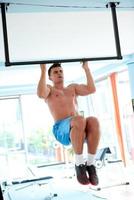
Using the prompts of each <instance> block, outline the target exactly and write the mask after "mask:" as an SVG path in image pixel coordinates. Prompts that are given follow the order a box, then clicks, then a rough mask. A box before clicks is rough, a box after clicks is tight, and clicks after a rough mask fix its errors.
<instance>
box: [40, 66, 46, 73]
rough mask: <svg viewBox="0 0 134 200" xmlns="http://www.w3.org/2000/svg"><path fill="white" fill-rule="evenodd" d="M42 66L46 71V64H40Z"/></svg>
mask: <svg viewBox="0 0 134 200" xmlns="http://www.w3.org/2000/svg"><path fill="white" fill-rule="evenodd" d="M40 68H41V71H42V72H45V71H46V64H40Z"/></svg>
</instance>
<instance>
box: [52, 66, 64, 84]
mask: <svg viewBox="0 0 134 200" xmlns="http://www.w3.org/2000/svg"><path fill="white" fill-rule="evenodd" d="M63 78H64V76H63V69H62V67H55V68H53V69H51V73H50V76H49V79H50V80H51V81H53V82H54V83H60V82H63Z"/></svg>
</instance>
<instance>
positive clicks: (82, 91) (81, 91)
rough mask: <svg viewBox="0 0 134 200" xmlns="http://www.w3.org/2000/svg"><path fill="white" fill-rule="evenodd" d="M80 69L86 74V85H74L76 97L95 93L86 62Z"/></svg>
mask: <svg viewBox="0 0 134 200" xmlns="http://www.w3.org/2000/svg"><path fill="white" fill-rule="evenodd" d="M82 67H83V69H84V71H85V74H86V79H87V83H86V84H76V85H75V91H76V94H77V95H81V96H84V95H88V94H91V93H94V92H95V91H96V88H95V84H94V80H93V77H92V74H91V72H90V69H89V67H88V62H83V65H82Z"/></svg>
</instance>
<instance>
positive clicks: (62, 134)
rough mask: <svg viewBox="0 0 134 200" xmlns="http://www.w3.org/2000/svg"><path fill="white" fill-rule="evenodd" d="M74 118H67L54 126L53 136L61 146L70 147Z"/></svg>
mask: <svg viewBox="0 0 134 200" xmlns="http://www.w3.org/2000/svg"><path fill="white" fill-rule="evenodd" d="M71 119H72V117H67V118H65V119H62V120H59V121H57V122H56V123H55V124H54V125H53V134H54V136H55V138H56V140H58V141H59V142H60V143H61V144H63V145H70V143H71V140H70V129H71V126H70V122H71Z"/></svg>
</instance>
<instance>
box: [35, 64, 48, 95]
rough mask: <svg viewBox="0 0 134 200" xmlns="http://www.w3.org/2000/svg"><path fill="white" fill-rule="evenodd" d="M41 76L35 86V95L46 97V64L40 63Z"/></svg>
mask: <svg viewBox="0 0 134 200" xmlns="http://www.w3.org/2000/svg"><path fill="white" fill-rule="evenodd" d="M40 68H41V76H40V80H39V83H38V87H37V95H38V96H39V97H40V98H44V99H47V97H48V95H49V94H50V88H49V87H48V86H47V84H46V64H41V65H40Z"/></svg>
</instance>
